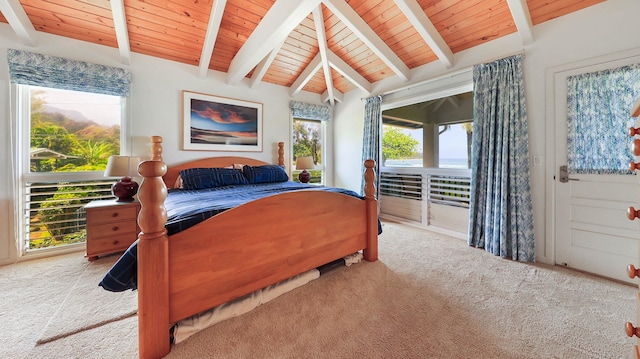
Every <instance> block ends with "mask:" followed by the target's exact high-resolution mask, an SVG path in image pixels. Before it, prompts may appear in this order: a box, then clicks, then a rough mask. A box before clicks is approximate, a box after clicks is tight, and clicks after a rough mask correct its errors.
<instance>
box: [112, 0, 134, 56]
mask: <svg viewBox="0 0 640 359" xmlns="http://www.w3.org/2000/svg"><path fill="white" fill-rule="evenodd" d="M110 3H111V14H112V15H113V28H114V30H115V31H116V40H117V41H118V51H119V52H120V61H121V62H122V63H123V64H125V65H130V64H131V46H130V44H129V31H128V30H127V20H126V16H125V13H124V1H123V0H111V1H110Z"/></svg>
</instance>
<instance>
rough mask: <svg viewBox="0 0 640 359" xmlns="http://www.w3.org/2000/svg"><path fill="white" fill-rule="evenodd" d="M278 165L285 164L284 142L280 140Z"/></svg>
mask: <svg viewBox="0 0 640 359" xmlns="http://www.w3.org/2000/svg"><path fill="white" fill-rule="evenodd" d="M278 165H280V166H284V142H278Z"/></svg>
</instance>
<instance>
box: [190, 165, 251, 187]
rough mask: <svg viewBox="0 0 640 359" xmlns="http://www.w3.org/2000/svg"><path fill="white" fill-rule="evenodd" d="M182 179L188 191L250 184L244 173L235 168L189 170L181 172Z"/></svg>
mask: <svg viewBox="0 0 640 359" xmlns="http://www.w3.org/2000/svg"><path fill="white" fill-rule="evenodd" d="M180 177H182V186H183V188H184V189H188V190H194V189H203V188H216V187H220V186H231V185H237V184H248V182H247V179H246V178H245V177H244V176H243V175H242V171H240V170H236V169H233V168H188V169H185V170H182V171H180Z"/></svg>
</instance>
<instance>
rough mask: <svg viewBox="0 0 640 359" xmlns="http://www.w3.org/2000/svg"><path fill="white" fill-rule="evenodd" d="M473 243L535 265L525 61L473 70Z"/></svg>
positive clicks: (512, 59) (515, 59)
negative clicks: (523, 73)
mask: <svg viewBox="0 0 640 359" xmlns="http://www.w3.org/2000/svg"><path fill="white" fill-rule="evenodd" d="M473 81H474V120H473V138H472V159H473V160H472V165H471V195H470V208H469V216H470V221H469V240H468V243H469V245H471V246H474V247H480V248H484V249H485V250H486V251H488V252H491V253H493V254H494V255H499V256H500V257H502V258H512V259H513V260H518V261H525V262H527V261H534V260H535V238H534V228H533V206H532V204H531V185H530V175H529V135H528V126H527V110H526V105H525V93H524V80H523V75H522V56H521V55H516V56H512V57H508V58H505V59H501V60H498V61H495V62H491V63H487V64H481V65H476V66H474V67H473Z"/></svg>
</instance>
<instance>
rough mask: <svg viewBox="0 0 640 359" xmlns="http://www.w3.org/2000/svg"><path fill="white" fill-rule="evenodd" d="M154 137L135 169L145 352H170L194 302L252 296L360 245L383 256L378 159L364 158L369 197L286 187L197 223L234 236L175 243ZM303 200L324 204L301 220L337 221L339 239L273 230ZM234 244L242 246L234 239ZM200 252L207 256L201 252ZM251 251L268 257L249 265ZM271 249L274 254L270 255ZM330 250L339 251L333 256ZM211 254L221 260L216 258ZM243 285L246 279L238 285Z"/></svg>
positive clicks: (368, 255)
mask: <svg viewBox="0 0 640 359" xmlns="http://www.w3.org/2000/svg"><path fill="white" fill-rule="evenodd" d="M152 142H153V145H152V153H153V159H152V160H151V161H145V162H143V163H141V164H140V165H139V167H138V171H139V172H140V175H142V177H143V180H142V183H141V185H140V189H139V191H138V198H139V200H140V203H141V210H140V214H139V216H138V223H139V226H140V229H141V232H140V234H139V236H138V247H137V248H138V254H137V255H138V335H139V353H140V357H141V358H160V357H163V356H166V355H167V354H168V353H169V351H170V346H171V344H170V338H169V330H170V326H171V325H172V323H173V322H174V321H176V320H179V319H182V318H184V317H186V316H188V315H192V314H196V313H195V312H190V311H192V310H195V309H194V308H196V307H197V308H196V309H198V310H199V309H203V310H204V309H208V308H205V307H207V306H208V305H211V306H215V305H217V304H220V303H222V302H221V301H223V300H230V299H233V298H230V297H229V296H232V297H234V298H235V297H238V296H241V295H245V294H248V293H250V292H251V291H253V290H255V289H256V287H258V286H261V285H262V286H266V285H270V284H273V283H275V282H274V281H277V280H282V279H284V278H283V277H282V276H284V275H295V274H299V273H297V272H299V271H303V270H308V269H309V268H306V267H307V266H312V265H313V266H317V265H321V264H324V263H326V262H323V263H320V262H322V261H325V260H326V261H330V260H333V259H337V258H339V257H340V256H344V255H348V254H350V253H352V252H353V251H356V250H359V249H362V250H363V255H364V258H365V259H366V260H367V261H375V260H377V259H378V206H377V200H376V197H375V185H374V180H375V174H374V171H373V167H374V165H375V162H374V161H373V160H367V161H366V162H365V175H364V178H365V188H364V192H365V198H364V200H361V199H357V198H353V197H350V196H347V195H342V194H335V193H334V194H331V195H330V196H328V197H318V196H319V195H320V194H319V193H313V192H314V191H301V192H302V193H299V194H294V193H289V194H285V195H280V196H282V197H278V198H277V199H276V198H266V199H261V200H258V201H255V202H260V201H262V202H260V203H248V204H247V205H243V206H240V207H237V208H234V209H230V210H228V211H225V212H223V213H221V214H219V215H218V216H220V217H219V218H218V219H216V218H210V219H209V220H207V221H209V222H210V223H209V224H203V223H201V224H198V225H196V226H194V228H195V227H197V226H199V225H204V226H205V227H199V228H200V229H207V230H210V231H204V230H201V231H200V232H198V233H206V232H213V231H218V232H221V233H226V234H234V233H235V232H234V231H239V232H238V233H237V234H238V236H237V237H234V238H236V239H234V240H233V241H227V242H225V241H224V240H223V241H222V243H220V242H218V243H216V244H214V245H212V244H207V243H206V242H205V241H203V239H202V238H199V237H204V236H200V235H193V233H195V232H188V233H186V234H185V232H184V231H183V232H180V233H177V234H175V235H172V236H171V242H170V240H169V237H168V236H167V231H166V229H165V224H166V220H167V212H166V209H165V207H164V201H165V199H166V197H167V186H166V184H165V180H163V176H164V175H165V173H167V166H166V165H165V163H164V162H162V158H161V154H162V147H161V142H162V139H161V138H160V137H158V136H154V137H152ZM282 152H283V151H282V146H280V149H279V150H278V155H279V157H280V158H282V157H283V153H282ZM296 196H298V197H296ZM301 199H302V201H303V203H306V202H304V201H305V200H306V201H311V202H312V203H313V202H315V203H322V204H323V205H318V206H316V207H317V208H316V209H314V211H315V212H314V211H309V212H310V213H311V214H312V216H313V219H309V218H308V217H305V218H304V219H301V220H304V221H310V222H311V223H312V224H313V223H315V226H316V228H322V226H323V225H324V224H326V223H338V224H339V225H338V227H337V231H338V232H339V233H340V235H339V236H337V237H339V238H332V239H331V241H329V240H325V239H326V238H327V237H328V236H327V233H326V232H327V230H325V229H323V230H321V231H319V232H318V233H316V234H314V235H312V236H310V237H311V239H313V240H315V241H313V240H308V241H307V240H301V239H300V236H299V235H298V230H297V228H296V229H291V228H290V230H287V231H285V233H282V231H280V232H279V231H277V230H274V228H275V227H278V228H280V227H286V226H282V225H278V223H280V222H281V221H282V218H283V214H284V217H285V218H297V217H300V215H299V211H297V210H296V209H297V204H298V203H301V202H300V200H301ZM282 203H285V204H286V203H288V205H285V206H284V207H285V208H288V209H286V210H283V209H282V208H283V207H282ZM323 206H324V207H323ZM336 208H346V210H347V211H350V212H349V214H348V215H345V212H344V211H342V212H341V211H340V210H336ZM233 212H236V214H234V213H233ZM265 213H269V214H265ZM278 215H280V216H279V217H278ZM216 217H217V216H216ZM247 218H260V220H261V221H263V222H265V223H262V224H259V225H258V228H255V229H253V230H251V229H246V228H247V227H248V226H246V220H247ZM294 224H295V223H290V224H288V226H289V227H294ZM363 226H364V227H365V228H364V229H363V228H362V227H363ZM266 228H270V230H269V231H266V232H271V233H272V234H270V235H268V236H266V238H267V240H266V241H265V242H259V241H258V239H252V238H255V237H258V236H257V235H255V234H257V233H263V232H265V231H263V230H264V229H266ZM187 231H188V230H187ZM196 231H197V229H196ZM274 233H275V234H274ZM174 237H175V238H174ZM276 237H277V238H276ZM237 238H240V240H237ZM174 239H175V241H174ZM279 241H282V242H279ZM324 241H326V242H324ZM235 242H238V243H240V244H234V243H235ZM170 248H171V250H170ZM194 248H195V249H196V250H194ZM247 248H251V249H250V250H248V249H247ZM205 249H207V250H208V252H207V250H205ZM214 249H215V250H214ZM203 252H205V253H207V255H206V256H203V255H202V253H203ZM217 252H221V253H217ZM211 253H217V254H215V255H212V254H211ZM247 253H249V256H250V257H251V258H267V259H266V260H265V259H260V260H254V261H253V263H252V264H251V265H247V264H246V263H243V262H242V261H241V260H240V258H243V257H245V258H246V256H247ZM268 253H275V254H273V255H272V256H270V255H268ZM216 255H217V257H216ZM333 256H336V257H335V258H329V257H333ZM213 257H215V258H217V260H212V258H213ZM230 258H231V259H234V260H230ZM235 259H238V260H235ZM224 261H227V262H230V263H237V264H236V265H235V266H234V264H231V265H230V266H228V267H225V266H220V265H219V263H220V262H224ZM172 263H173V264H172ZM196 263H197V264H196ZM212 263H213V264H212ZM216 263H217V264H216ZM283 264H287V265H284V266H283ZM293 272H296V273H293ZM287 278H288V277H287ZM201 282H203V283H205V286H207V285H208V286H209V287H210V289H212V292H215V291H216V290H217V291H218V294H215V293H214V294H213V299H210V298H205V296H203V295H201V293H199V291H200V289H198V288H195V287H196V286H195V284H198V283H201ZM272 282H273V283H272ZM206 283H208V284H206ZM238 283H242V285H240V286H238ZM192 284H193V285H192ZM183 287H184V288H183ZM258 289H259V288H258ZM185 304H186V305H185ZM185 307H186V308H185ZM201 307H202V308H201ZM209 308H210V307H209Z"/></svg>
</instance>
